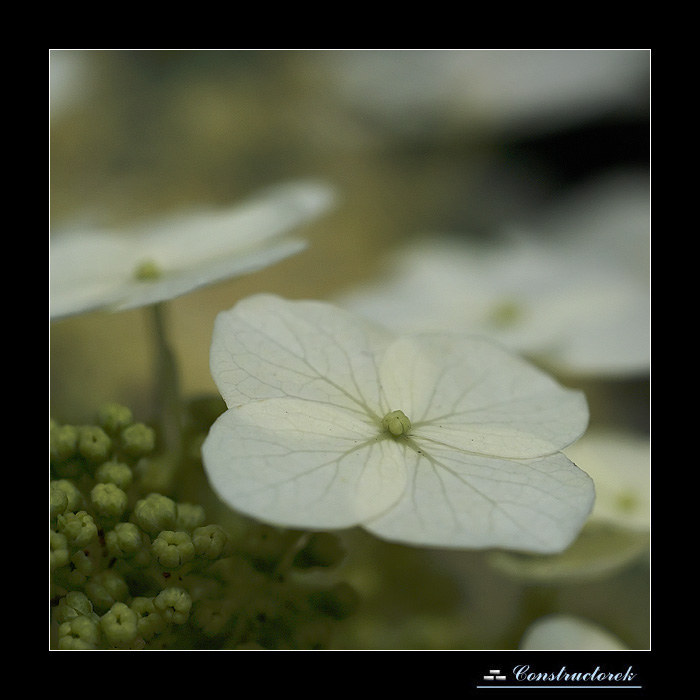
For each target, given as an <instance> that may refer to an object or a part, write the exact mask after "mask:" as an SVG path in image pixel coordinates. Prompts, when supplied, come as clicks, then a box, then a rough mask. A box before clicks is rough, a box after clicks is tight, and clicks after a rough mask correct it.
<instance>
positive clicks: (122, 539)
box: [105, 523, 144, 559]
mask: <svg viewBox="0 0 700 700" xmlns="http://www.w3.org/2000/svg"><path fill="white" fill-rule="evenodd" d="M105 544H106V545H107V551H108V552H109V553H110V554H111V555H112V556H113V557H115V558H117V559H130V558H131V557H133V556H135V555H136V554H137V553H138V552H139V551H140V550H141V548H142V547H143V546H144V538H143V533H142V531H141V530H140V529H139V527H138V525H135V524H134V523H117V524H116V525H115V526H114V529H113V530H110V531H109V532H107V533H106V534H105Z"/></svg>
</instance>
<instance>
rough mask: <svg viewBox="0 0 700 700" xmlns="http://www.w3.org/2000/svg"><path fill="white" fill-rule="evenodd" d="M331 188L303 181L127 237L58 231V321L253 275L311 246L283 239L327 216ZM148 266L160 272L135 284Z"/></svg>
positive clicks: (54, 264) (54, 305) (53, 282)
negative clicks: (227, 206) (313, 220)
mask: <svg viewBox="0 0 700 700" xmlns="http://www.w3.org/2000/svg"><path fill="white" fill-rule="evenodd" d="M333 200H334V193H333V190H332V189H331V188H329V187H328V186H326V185H324V184H321V183H317V182H312V181H298V182H291V183H287V184H284V185H280V186H277V187H275V188H271V189H269V190H266V191H264V192H263V193H260V194H259V195H257V196H256V197H254V198H253V199H251V200H249V201H247V202H245V203H243V204H238V205H236V206H234V207H231V208H226V209H222V210H218V211H217V210H206V211H190V212H186V213H181V214H177V215H174V216H170V217H168V218H166V219H164V220H161V221H159V222H155V223H149V224H148V225H145V226H141V227H139V228H135V229H130V230H126V231H113V230H92V229H88V230H84V229H75V230H66V231H58V230H56V231H54V232H52V238H51V246H50V256H51V260H50V296H51V318H53V319H59V318H64V317H67V316H71V315H75V314H78V313H83V312H86V311H91V310H95V309H104V308H107V309H110V310H113V311H114V310H124V309H130V308H136V307H139V306H145V305H148V304H153V303H157V302H160V301H165V300H167V299H172V298H174V297H176V296H180V295H182V294H185V293H187V292H190V291H193V290H194V289H197V288H199V287H202V286H205V285H207V284H213V283H215V282H219V281H222V280H224V279H227V278H229V277H233V276H237V275H242V274H248V273H250V272H254V271H256V270H259V269H261V268H263V267H266V266H268V265H271V264H273V263H276V262H278V261H280V260H282V259H284V258H286V257H288V256H290V255H293V254H294V253H297V252H299V251H300V250H302V249H303V248H304V246H305V244H304V243H303V242H300V241H293V240H282V238H281V237H282V235H283V234H285V233H287V232H288V231H289V230H291V229H293V228H294V227H297V226H299V225H301V224H303V223H305V222H307V221H309V220H311V219H313V218H314V217H316V216H318V215H320V214H321V213H323V212H324V211H326V210H328V209H329V208H330V206H331V205H332V203H333ZM144 263H148V264H153V265H154V266H155V267H156V268H157V270H158V272H159V274H158V275H157V276H154V277H153V278H152V279H149V280H138V279H136V276H135V272H136V270H137V269H138V268H139V266H141V265H143V264H144Z"/></svg>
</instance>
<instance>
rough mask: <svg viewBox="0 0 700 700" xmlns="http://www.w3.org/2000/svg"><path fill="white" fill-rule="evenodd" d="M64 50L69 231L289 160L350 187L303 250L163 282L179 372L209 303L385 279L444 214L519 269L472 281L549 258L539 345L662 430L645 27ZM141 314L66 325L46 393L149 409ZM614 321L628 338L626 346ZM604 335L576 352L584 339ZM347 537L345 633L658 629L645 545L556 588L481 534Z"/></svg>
mask: <svg viewBox="0 0 700 700" xmlns="http://www.w3.org/2000/svg"><path fill="white" fill-rule="evenodd" d="M49 58H50V61H49V63H50V65H49V68H50V71H51V89H52V91H51V124H50V126H51V153H50V156H51V171H50V174H51V222H52V230H53V231H58V230H59V229H60V228H63V227H64V226H66V225H68V224H74V223H75V222H77V221H80V222H81V223H83V224H85V225H86V226H89V227H94V228H102V229H104V228H109V229H127V228H130V227H132V226H133V225H134V224H135V223H136V222H138V221H141V220H143V219H147V218H161V217H166V216H168V215H169V214H172V213H174V212H176V211H179V210H182V209H183V208H184V209H187V208H201V207H204V208H210V207H216V208H218V207H222V206H225V205H228V204H230V203H231V202H235V201H243V200H245V199H247V198H248V197H249V196H251V195H253V194H254V193H255V192H256V191H258V190H260V189H262V188H265V187H269V186H271V185H274V184H276V183H278V182H282V181H285V180H290V179H297V178H313V179H320V180H322V181H324V182H327V183H329V184H330V185H331V186H334V187H335V188H336V190H337V191H338V193H339V197H340V205H339V206H338V208H336V209H335V210H334V211H333V212H331V213H330V214H329V215H328V216H324V217H322V218H321V219H319V220H316V221H313V222H310V223H308V224H307V225H305V226H302V227H300V228H299V229H298V230H297V231H296V233H297V235H298V236H299V237H302V238H304V239H306V240H308V241H309V247H308V248H307V249H306V250H305V251H303V252H302V253H300V254H298V255H295V256H293V257H290V258H288V259H285V260H283V261H281V262H280V263H278V264H276V265H274V266H272V267H270V268H267V269H265V270H262V271H260V272H258V273H256V274H255V275H251V276H249V277H245V278H239V279H235V280H230V281H227V282H222V283H220V284H217V285H214V286H211V287H207V288H206V289H200V290H197V291H194V292H192V293H190V294H187V295H185V296H182V297H180V298H178V299H175V300H173V301H172V302H170V305H169V306H170V308H169V311H170V319H171V337H172V341H173V346H174V347H175V348H177V351H178V353H179V358H178V359H179V363H180V370H181V376H182V390H183V392H184V393H185V394H187V395H196V394H200V393H203V394H215V392H216V388H215V386H214V383H213V380H212V378H211V376H210V374H209V367H208V362H207V359H206V358H207V357H208V353H209V345H210V343H211V335H212V328H213V321H214V318H215V316H216V314H217V313H218V312H219V311H221V310H222V309H227V308H230V307H231V306H233V304H234V303H235V302H236V301H237V300H238V299H240V298H242V297H245V296H247V295H249V294H252V293H257V292H270V293H276V294H280V295H283V296H286V297H291V298H302V297H310V298H321V299H337V298H339V297H340V296H341V295H344V294H347V293H348V292H349V291H351V290H353V291H354V290H359V289H360V288H361V286H362V285H365V284H368V285H369V284H371V285H375V284H380V283H381V284H384V283H385V282H386V281H387V275H388V271H389V269H390V266H391V265H393V264H395V263H393V262H392V261H393V260H394V259H395V257H396V256H397V255H399V254H400V251H401V250H403V248H404V246H407V248H406V249H407V250H409V249H414V250H415V249H417V246H418V245H419V244H420V245H421V246H425V247H424V249H425V250H431V251H435V250H441V249H443V238H445V237H446V236H448V235H449V237H450V238H451V239H454V240H453V243H451V245H455V246H459V247H460V248H462V249H464V248H466V249H467V250H468V251H474V250H478V251H479V255H481V254H482V251H484V250H486V251H493V250H495V251H497V252H498V253H499V255H503V254H504V253H506V252H507V253H508V255H509V256H510V265H511V266H513V267H514V272H513V273H512V274H507V275H506V274H504V269H505V264H504V263H501V262H499V263H498V264H497V265H496V264H495V261H496V260H497V258H498V256H495V255H494V256H491V255H489V262H488V264H483V265H482V264H481V263H479V264H478V265H477V268H478V270H479V273H478V275H476V277H477V280H474V279H473V278H470V282H474V281H477V282H478V281H483V282H484V284H485V285H486V284H487V283H488V284H491V285H495V283H496V282H499V283H500V282H502V281H503V280H504V279H505V280H510V281H513V280H515V278H516V273H522V272H523V270H532V269H536V270H542V269H544V268H546V270H547V271H548V272H549V273H552V272H556V278H555V279H554V281H556V282H557V284H556V285H555V284H553V283H552V279H551V278H547V277H543V278H542V285H541V292H542V293H541V294H540V296H539V297H535V298H536V299H537V300H538V308H540V309H543V311H541V315H540V325H538V326H537V328H539V329H542V334H550V341H551V333H552V332H553V329H555V328H559V330H560V331H561V328H562V326H561V323H560V321H561V320H562V319H568V320H569V321H572V320H578V321H580V323H573V324H570V325H569V326H568V328H567V329H566V330H567V335H566V337H567V338H568V340H569V342H568V343H567V345H566V347H568V350H567V352H566V353H564V352H563V351H562V352H560V353H559V354H558V355H557V354H556V353H554V354H552V353H551V352H548V353H544V352H540V351H538V352H537V354H536V356H537V360H538V361H540V360H541V361H542V363H543V364H544V363H545V362H549V361H550V360H552V359H555V360H557V361H558V363H557V365H556V366H557V369H556V372H557V376H558V378H559V379H560V381H562V382H563V383H564V384H566V385H568V386H571V387H573V388H580V389H583V390H584V391H585V392H586V395H587V397H588V400H589V405H590V408H591V427H592V428H598V427H600V428H605V429H610V430H615V431H621V432H624V433H629V434H631V435H632V436H633V437H634V438H635V439H636V438H642V439H646V438H648V432H649V393H648V392H649V377H648V358H649V354H648V349H649V348H648V336H647V325H648V290H649V285H648V261H649V238H648V234H649V227H648V199H649V198H648V176H649V90H650V84H649V80H650V52H649V51H648V50H636V49H630V50H626V49H621V50H582V51H579V50H529V49H522V50H512V51H511V50H497V49H496V50H492V49H483V50H480V49H474V50H472V49H465V50H460V49H457V50H421V49H418V50H410V49H409V50H342V49H340V50H332V49H331V50H325V49H324V50H314V49H311V50H276V49H271V50H248V49H245V50H160V49H155V50H148V49H147V50H71V49H67V50H52V51H51V52H50V56H49ZM53 231H52V235H53ZM613 232H615V233H614V234H613ZM626 232H627V233H629V232H631V235H630V236H627V233H626ZM514 239H516V240H520V241H522V240H525V241H526V245H525V244H521V243H518V244H514V243H512V241H513V240H514ZM413 246H415V247H413ZM469 255H472V253H471V252H470V253H469ZM537 258H540V264H539V266H532V267H531V266H530V264H529V263H531V262H533V261H534V260H536V259H537ZM526 260H527V261H528V265H527V266H526V265H525V261H526ZM423 261H424V265H425V267H426V268H427V267H428V264H429V262H430V258H429V257H428V256H427V254H426V257H425V258H423ZM542 261H544V263H545V265H544V268H543V267H542ZM470 264H471V263H470ZM492 265H494V267H493V268H492V267H491V266H492ZM491 269H493V270H494V271H493V273H491V272H490V270H491ZM592 271H595V272H596V277H595V279H596V280H598V281H600V280H601V279H602V280H603V281H604V282H605V283H606V289H611V288H612V289H613V290H614V291H615V294H616V295H617V296H616V298H618V299H619V300H620V301H621V302H622V300H624V302H625V303H624V304H622V303H620V304H619V305H618V306H617V307H616V308H615V307H612V305H610V308H606V309H605V311H606V314H605V316H603V315H601V314H600V313H599V312H591V310H592V309H594V308H595V306H594V305H593V297H592V296H589V294H588V292H586V291H585V287H580V286H578V287H576V286H574V284H573V282H574V281H583V282H590V279H589V277H590V275H591V274H592ZM487 273H488V274H487ZM538 274H539V273H538ZM530 275H531V273H530ZM565 283H566V284H565ZM522 289H523V287H517V286H512V287H511V288H510V290H509V291H511V298H510V299H509V301H511V302H514V303H515V305H510V306H509V305H508V304H506V305H504V306H502V307H501V311H503V312H507V311H508V309H509V308H510V309H511V310H513V309H515V308H516V307H517V305H518V304H520V305H522V304H523V301H529V300H530V299H531V298H533V297H532V296H530V297H527V296H526V298H523V296H522V295H523V294H524V292H523V291H522ZM528 289H529V290H530V292H532V289H533V288H532V285H530V286H529V287H528ZM564 290H566V292H567V294H566V296H564ZM492 291H493V289H492V288H489V287H488V286H487V287H486V292H484V291H483V288H481V289H479V290H477V289H474V290H472V291H471V292H470V293H469V294H470V296H473V297H474V299H481V298H483V295H484V294H486V293H491V292H492ZM477 292H479V293H477ZM574 292H576V293H574ZM514 295H515V296H517V297H518V298H516V299H513V298H512V297H513V296H514ZM429 296H430V295H429V294H428V290H427V289H426V290H424V294H423V298H424V299H426V300H428V299H429ZM540 302H541V303H540ZM565 302H566V304H568V303H575V304H576V306H575V310H574V308H573V307H569V308H568V309H566V304H565ZM387 303H388V302H387ZM443 306H445V308H444V309H443V311H445V310H448V309H449V306H450V305H449V304H447V305H443ZM530 306H531V305H530ZM562 307H563V308H562ZM598 308H599V307H598ZM635 309H636V311H635V312H634V313H632V311H633V310H635ZM581 313H586V314H587V317H585V318H584V317H581ZM635 314H636V315H635ZM436 318H437V317H436ZM504 318H508V314H507V313H505V315H504ZM385 320H386V314H385ZM554 321H558V322H559V323H558V325H557V323H554ZM148 332H149V329H148V325H147V323H146V322H145V321H144V319H143V315H142V314H141V313H140V312H139V311H138V310H133V311H124V312H122V313H120V314H117V315H112V314H105V313H102V312H94V313H89V314H85V315H82V316H80V317H77V318H73V319H68V320H66V321H64V322H62V323H61V324H58V325H55V326H52V328H51V347H50V362H51V392H50V402H51V411H52V414H53V415H55V416H56V417H57V418H59V419H61V420H65V421H74V422H79V421H81V420H85V419H87V417H88V416H90V417H91V416H92V414H93V411H94V407H95V406H96V405H99V404H101V403H103V402H104V401H121V402H123V403H126V404H128V405H129V406H130V407H131V408H132V409H133V410H134V412H135V413H136V414H138V415H140V416H144V417H147V416H148V415H150V414H151V413H152V412H153V406H152V395H153V394H152V391H151V386H150V384H151V381H152V377H151V374H152V366H151V358H150V357H149V354H148V350H147V348H148V342H147V341H146V336H147V334H148ZM576 333H578V336H576ZM616 334H617V336H618V339H619V340H622V341H624V342H623V343H620V344H618V346H617V349H620V352H619V353H616V354H615V355H613V354H612V350H610V348H611V347H612V346H611V345H610V344H609V340H610V339H611V338H614V337H615V335H616ZM537 335H539V331H538V334H536V337H535V340H541V337H537ZM572 338H575V342H571V340H572ZM552 347H553V343H552V342H550V343H549V345H548V347H547V349H548V350H551V348H552ZM560 347H563V346H561V345H560ZM604 348H608V350H605V351H604V353H603V354H602V355H601V354H598V356H597V358H596V361H595V363H592V362H589V363H588V366H587V368H585V369H586V371H585V372H584V371H580V370H581V368H582V367H583V363H582V362H581V360H580V357H579V356H578V355H577V354H576V352H577V351H581V352H583V350H586V353H585V356H586V357H591V355H590V353H589V350H591V349H596V350H598V351H600V350H601V349H604ZM622 349H624V352H622ZM632 351H634V354H633V352H632ZM572 353H574V354H572ZM534 354H535V353H533V355H534ZM604 361H607V362H608V365H609V366H608V367H607V368H605V366H604ZM552 365H553V366H554V363H552ZM610 369H613V370H614V371H609V370H610ZM574 370H576V371H574ZM604 370H605V371H604ZM584 469H585V467H584ZM347 539H348V544H350V545H352V548H351V553H350V555H349V556H348V560H347V562H346V564H345V570H344V571H343V573H342V575H343V577H344V578H345V579H346V580H350V581H351V582H352V583H353V585H355V587H356V588H357V589H358V590H359V591H360V593H361V595H362V598H363V606H362V608H361V610H362V611H363V612H362V614H361V615H359V616H358V617H357V618H356V620H355V621H354V622H353V623H351V624H350V625H348V627H347V628H346V633H345V637H342V636H340V637H338V638H337V639H336V642H335V643H336V644H337V645H339V646H342V645H345V646H346V647H358V646H359V648H382V647H383V646H384V647H385V646H386V645H390V646H394V647H399V648H402V647H403V648H440V647H441V646H449V647H450V648H499V647H506V648H517V645H518V644H519V642H520V640H521V639H522V635H523V633H524V630H525V629H526V628H527V626H528V625H529V624H530V623H531V622H532V621H534V619H536V618H537V617H541V616H542V614H544V613H546V612H565V613H569V614H575V615H578V616H581V617H585V618H587V619H589V620H591V621H593V622H595V623H597V624H601V625H602V626H603V627H604V628H606V629H608V630H610V631H611V632H612V633H613V634H615V635H616V636H618V637H619V638H620V639H621V640H622V641H623V643H624V644H625V645H626V646H628V647H629V648H645V647H646V646H647V645H648V643H649V625H648V602H649V595H648V594H649V576H648V566H647V565H646V564H645V562H644V561H643V560H642V561H641V563H640V560H638V559H637V560H635V561H631V562H628V563H627V564H626V565H624V566H622V567H616V568H615V569H614V570H611V571H609V572H608V573H607V574H606V575H605V576H603V577H602V578H600V577H599V578H596V579H595V580H590V579H583V578H582V579H579V580H567V581H565V582H560V583H558V584H557V585H556V586H554V587H551V586H549V585H547V586H544V588H546V590H547V595H546V596H543V586H540V585H537V586H534V587H533V585H532V584H530V583H524V582H522V581H521V580H516V579H514V578H513V577H511V576H509V575H507V574H505V573H504V572H502V571H499V570H496V569H494V567H493V566H492V564H491V563H490V561H489V559H488V557H487V556H485V555H481V554H479V553H471V552H465V553H457V552H451V553H445V555H444V556H442V557H441V556H438V555H436V554H435V553H433V554H432V555H430V556H429V555H428V554H427V553H425V552H423V551H422V550H415V549H409V548H404V547H401V546H398V545H389V544H384V543H377V542H376V541H375V540H372V539H371V538H370V537H368V536H365V535H362V534H359V533H356V532H349V533H347ZM377 562H381V563H382V566H381V567H380V566H378V564H377ZM408 580H410V585H407V584H406V582H407V581H408ZM533 588H534V589H536V590H533ZM553 588H554V589H555V590H553ZM540 594H542V595H540ZM406 620H411V621H412V622H411V624H408V623H406Z"/></svg>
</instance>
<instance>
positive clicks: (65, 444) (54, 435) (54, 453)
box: [49, 421, 79, 462]
mask: <svg viewBox="0 0 700 700" xmlns="http://www.w3.org/2000/svg"><path fill="white" fill-rule="evenodd" d="M78 435H79V431H78V428H76V427H75V426H74V425H59V424H58V423H56V421H51V427H50V431H49V443H50V451H51V461H55V462H63V461H65V460H67V459H70V458H71V457H74V456H75V455H76V454H77V453H78Z"/></svg>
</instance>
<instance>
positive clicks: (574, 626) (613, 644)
mask: <svg viewBox="0 0 700 700" xmlns="http://www.w3.org/2000/svg"><path fill="white" fill-rule="evenodd" d="M520 649H537V650H548V649H556V650H565V649H571V650H576V651H586V650H591V651H601V650H611V651H618V650H623V649H629V647H628V646H626V645H625V644H624V642H622V641H621V640H620V639H618V638H617V637H616V636H615V635H613V634H612V633H610V632H609V631H608V630H606V629H604V628H603V627H601V626H600V625H597V624H596V623H594V622H591V621H590V620H585V619H583V618H580V617H575V616H574V615H563V614H554V615H546V616H545V617H541V618H539V619H538V620H535V622H533V623H532V624H531V625H530V627H528V629H527V630H526V631H525V634H524V635H523V638H522V640H521V641H520Z"/></svg>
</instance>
